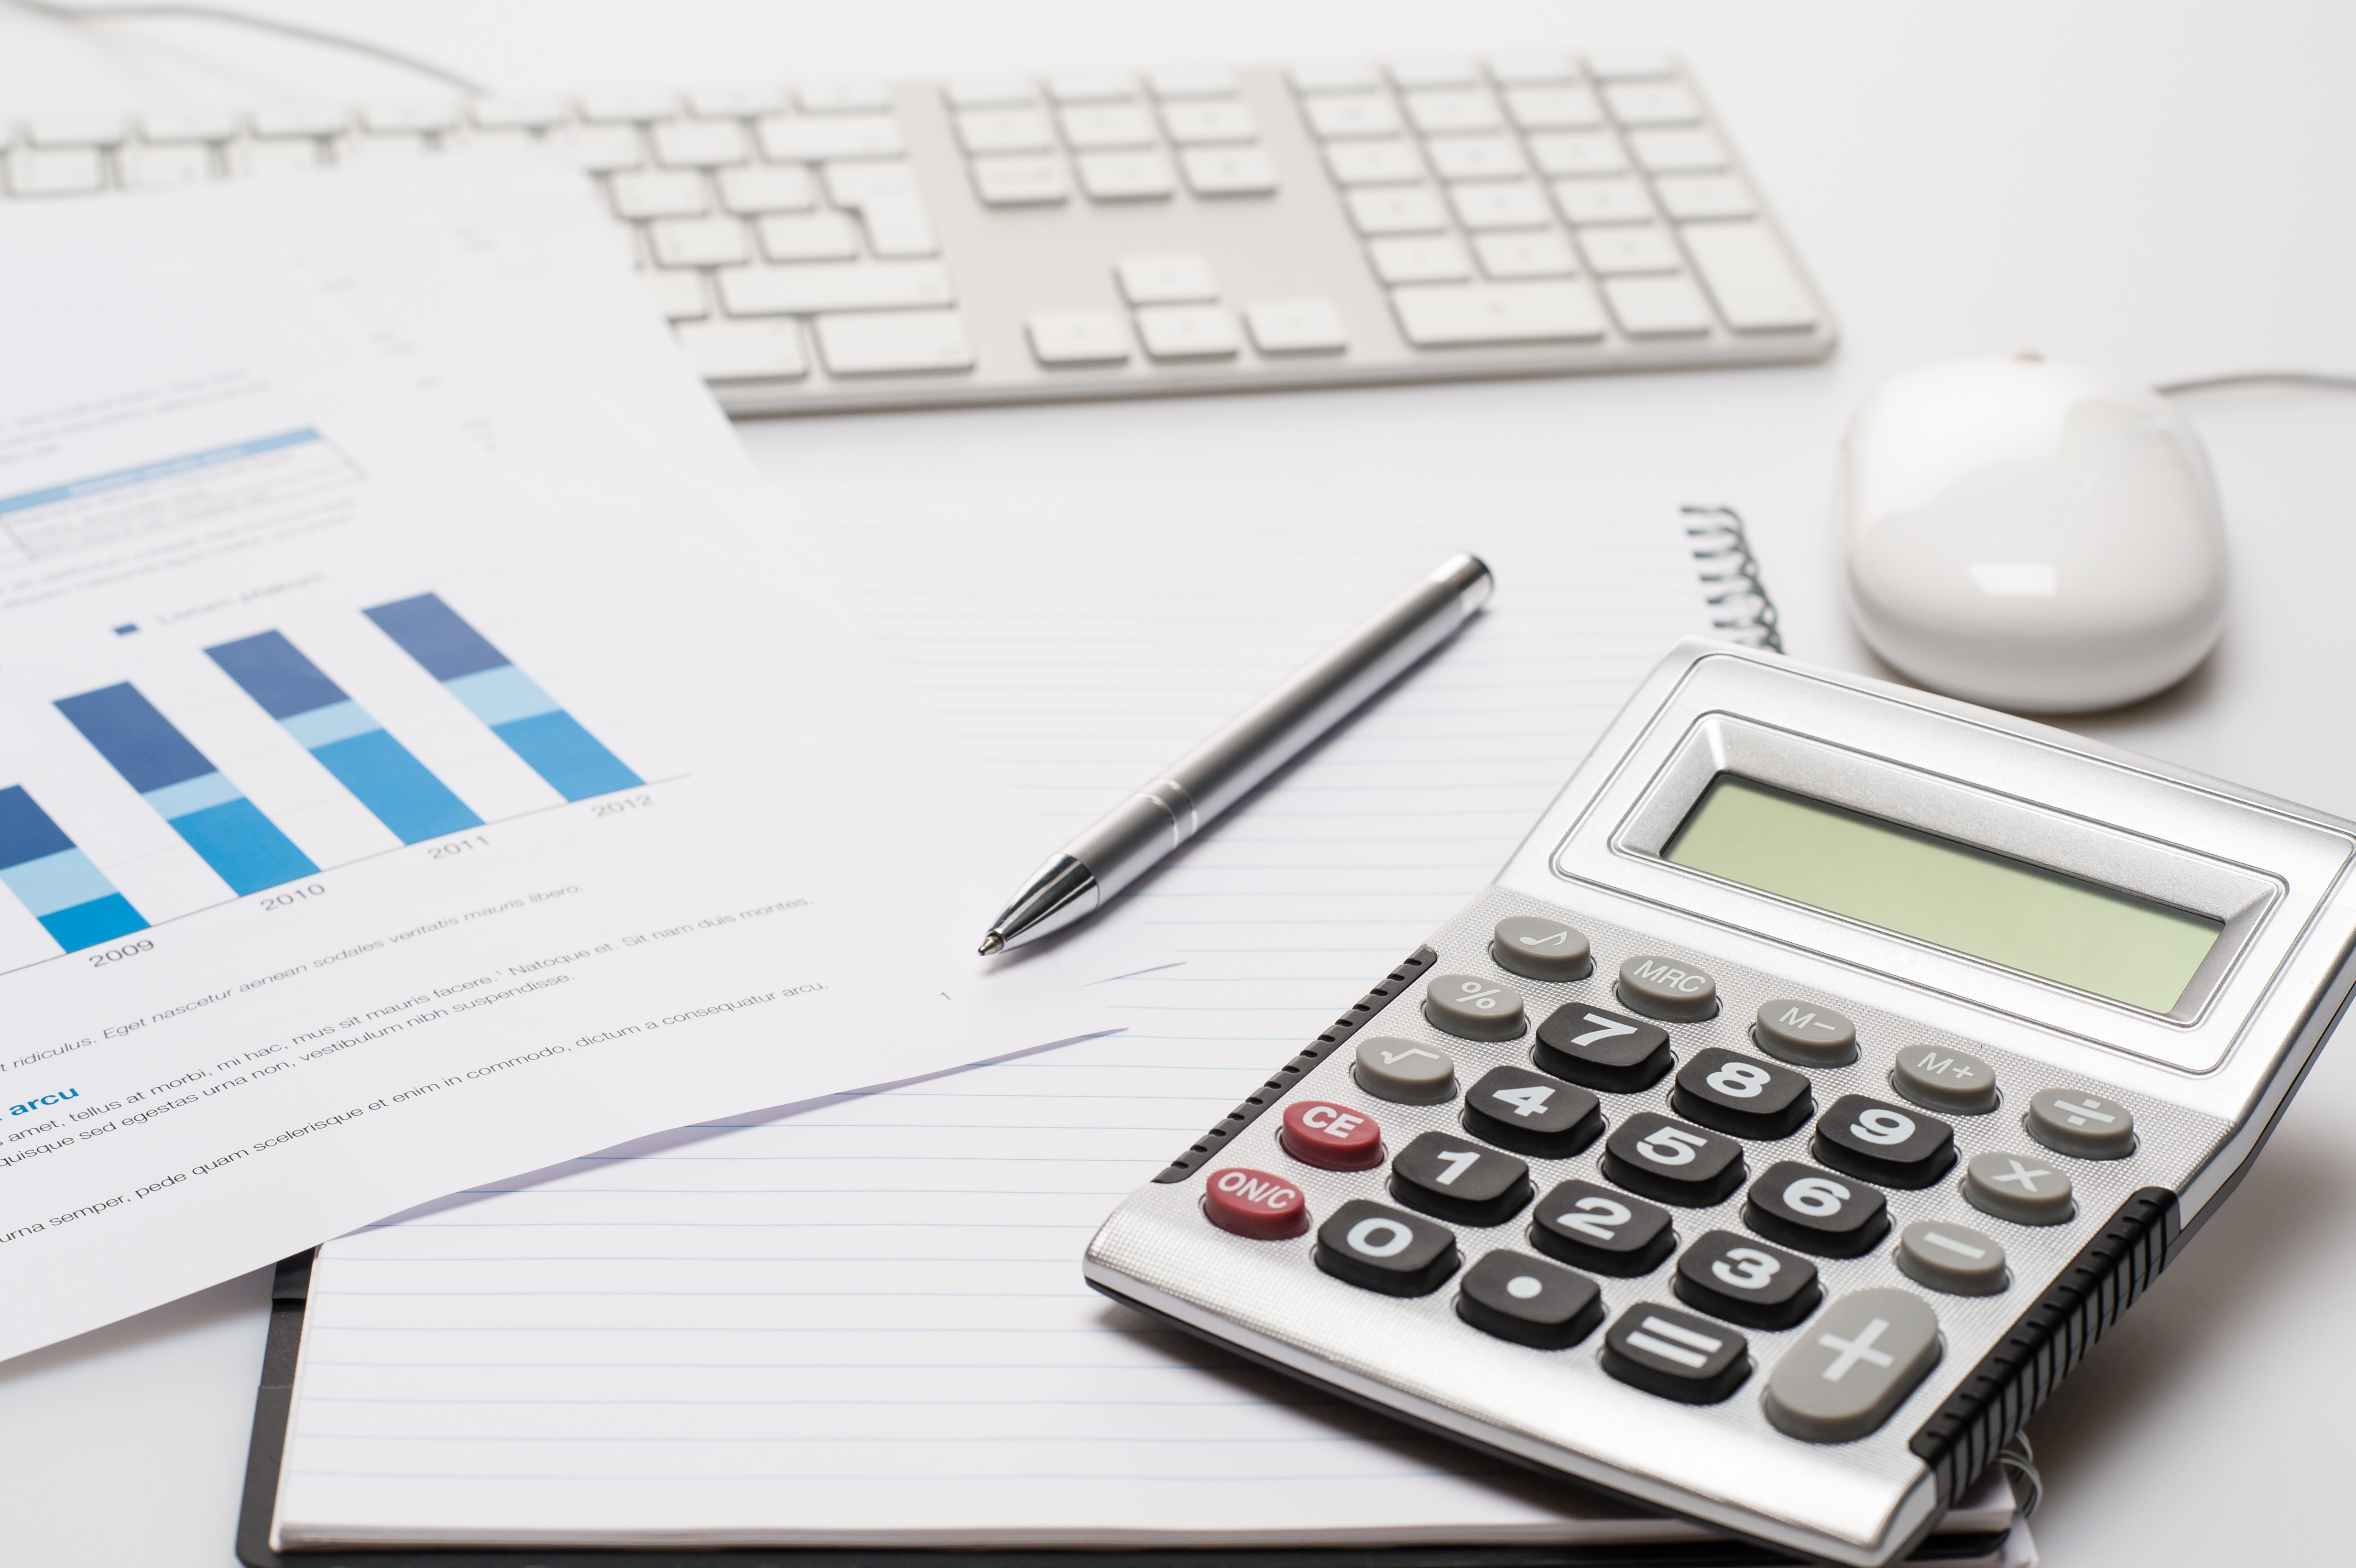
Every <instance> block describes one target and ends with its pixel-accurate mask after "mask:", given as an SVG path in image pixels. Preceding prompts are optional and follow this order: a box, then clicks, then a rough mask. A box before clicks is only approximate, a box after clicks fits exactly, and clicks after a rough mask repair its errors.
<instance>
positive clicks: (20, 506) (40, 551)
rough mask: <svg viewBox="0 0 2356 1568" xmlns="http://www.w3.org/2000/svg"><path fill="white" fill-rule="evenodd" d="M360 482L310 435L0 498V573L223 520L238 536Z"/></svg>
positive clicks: (341, 458) (293, 434)
mask: <svg viewBox="0 0 2356 1568" xmlns="http://www.w3.org/2000/svg"><path fill="white" fill-rule="evenodd" d="M359 477H360V474H359V469H358V468H356V467H355V466H353V464H352V462H351V460H350V459H349V458H348V457H346V456H345V455H344V454H343V453H341V452H339V451H337V448H336V446H335V444H334V443H332V442H329V441H327V440H326V439H324V438H323V437H321V435H320V434H319V432H317V431H316V430H307V429H306V430H289V431H281V432H277V433H275V434H272V435H264V436H257V437H255V438H254V439H252V440H250V441H242V442H238V443H232V444H230V445H226V446H217V447H213V448H210V449H209V450H207V451H203V452H191V453H182V454H180V455H178V456H176V457H167V458H163V459H159V460H157V461H155V462H153V463H144V464H139V465H137V466H136V467H132V468H120V469H116V470H114V471H112V472H111V473H106V474H94V475H89V476H88V477H86V478H81V479H75V480H70V481H68V482H67V483H65V484H62V485H48V486H46V487H44V488H42V489H38V490H27V491H25V492H23V493H22V494H20V495H15V496H0V568H5V567H10V566H21V565H25V564H27V563H29V562H33V561H37V560H49V559H52V558H55V557H58V556H61V555H70V554H73V553H76V552H78V551H82V550H91V549H102V548H104V547H106V546H108V545H114V544H121V543H123V542H125V541H127V540H131V539H137V538H139V537H140V536H142V535H145V534H152V533H157V532H161V531H166V530H170V529H177V528H192V527H196V526H198V525H200V524H205V523H209V522H213V521H216V520H218V519H221V518H226V517H234V518H235V519H236V522H237V525H238V527H239V528H240V529H241V530H242V529H244V528H250V527H252V526H254V525H256V524H257V523H264V522H268V521H273V520H276V519H279V518H282V517H285V516H286V515H287V514H288V513H290V512H291V511H294V510H296V509H299V508H301V507H305V506H306V505H308V504H310V503H312V502H315V501H316V500H318V499H319V498H320V497H322V496H327V495H331V494H333V493H334V492H337V491H340V490H343V489H346V488H348V487H349V486H350V485H353V484H355V483H356V482H357V481H358V480H359Z"/></svg>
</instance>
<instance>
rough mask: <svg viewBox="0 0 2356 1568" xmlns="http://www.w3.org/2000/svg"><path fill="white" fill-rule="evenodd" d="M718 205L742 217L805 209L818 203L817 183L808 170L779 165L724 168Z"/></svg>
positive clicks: (807, 209) (795, 166) (796, 166)
mask: <svg viewBox="0 0 2356 1568" xmlns="http://www.w3.org/2000/svg"><path fill="white" fill-rule="evenodd" d="M720 205H721V206H722V207H724V208H727V209H728V210H729V211H731V212H734V213H735V214H737V215H738V216H739V217H744V218H757V217H759V216H761V215H762V214H764V213H770V212H808V211H809V209H810V208H813V207H816V206H817V205H818V185H817V182H815V181H814V180H812V179H811V178H810V176H809V170H808V169H806V168H802V167H800V166H798V165H791V164H788V165H785V166H784V167H782V168H769V167H763V168H752V169H723V170H721V171H720Z"/></svg>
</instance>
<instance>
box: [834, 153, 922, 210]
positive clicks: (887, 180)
mask: <svg viewBox="0 0 2356 1568" xmlns="http://www.w3.org/2000/svg"><path fill="white" fill-rule="evenodd" d="M826 194H827V199H829V200H830V201H831V202H833V203H834V205H835V206H837V207H851V208H862V207H865V206H866V205H867V204H868V203H869V202H871V201H875V200H879V199H885V198H889V197H904V196H905V197H921V196H922V195H923V194H924V193H923V192H922V191H921V190H920V189H919V188H918V187H917V185H916V171H915V170H914V169H912V168H910V167H909V166H908V165H907V164H906V162H905V161H904V160H902V159H898V158H893V159H889V160H882V161H879V160H875V159H870V158H861V159H857V160H854V161H851V162H848V163H843V162H838V163H831V164H829V165H826Z"/></svg>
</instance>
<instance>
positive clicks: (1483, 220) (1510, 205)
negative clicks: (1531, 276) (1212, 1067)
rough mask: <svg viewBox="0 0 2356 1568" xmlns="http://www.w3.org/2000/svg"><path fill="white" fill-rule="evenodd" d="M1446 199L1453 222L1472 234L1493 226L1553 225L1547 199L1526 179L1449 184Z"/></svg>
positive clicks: (1544, 227) (1511, 227) (1488, 229)
mask: <svg viewBox="0 0 2356 1568" xmlns="http://www.w3.org/2000/svg"><path fill="white" fill-rule="evenodd" d="M1448 199H1449V203H1450V205H1451V206H1452V207H1454V208H1456V221H1457V222H1459V223H1461V224H1462V225H1463V226H1464V227H1465V228H1466V229H1470V230H1472V232H1474V233H1476V234H1477V233H1482V232H1485V231H1490V230H1494V229H1546V228H1550V227H1551V226H1552V224H1553V221H1554V220H1553V218H1552V217H1551V216H1550V215H1549V214H1548V213H1547V205H1546V198H1545V197H1541V196H1540V195H1538V191H1537V187H1536V186H1534V185H1531V184H1529V183H1528V182H1527V181H1526V180H1523V181H1514V182H1510V183H1508V182H1503V181H1501V182H1498V183H1495V184H1484V185H1460V186H1453V187H1450V189H1449V192H1448Z"/></svg>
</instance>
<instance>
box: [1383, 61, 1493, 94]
mask: <svg viewBox="0 0 2356 1568" xmlns="http://www.w3.org/2000/svg"><path fill="white" fill-rule="evenodd" d="M1386 74H1387V75H1388V76H1389V77H1390V79H1391V83H1392V85H1393V86H1395V87H1398V88H1400V89H1401V90H1405V89H1408V88H1417V87H1478V86H1480V85H1481V68H1480V67H1479V66H1477V65H1474V64H1473V63H1472V61H1471V60H1469V59H1454V58H1435V59H1411V60H1397V61H1394V62H1392V65H1391V67H1390V69H1389V70H1388V71H1387V73H1386Z"/></svg>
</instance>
